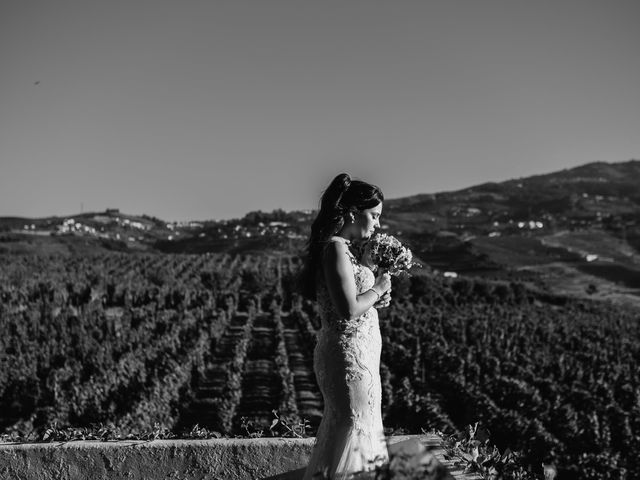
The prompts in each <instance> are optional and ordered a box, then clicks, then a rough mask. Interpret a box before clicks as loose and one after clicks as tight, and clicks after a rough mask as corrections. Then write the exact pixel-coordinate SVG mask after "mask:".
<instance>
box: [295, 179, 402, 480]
mask: <svg viewBox="0 0 640 480" xmlns="http://www.w3.org/2000/svg"><path fill="white" fill-rule="evenodd" d="M383 199H384V197H383V195H382V192H381V191H380V189H379V188H378V187H376V186H375V185H370V184H368V183H366V182H363V181H360V180H352V179H351V177H350V176H349V175H347V174H346V173H342V174H340V175H338V176H337V177H335V178H334V179H333V181H332V182H331V184H330V185H329V187H328V188H327V189H326V190H325V192H324V193H323V195H322V199H321V203H320V211H319V212H318V216H317V217H316V219H315V220H314V222H313V224H312V226H311V237H310V239H309V242H308V251H307V259H306V264H305V269H304V273H303V277H302V279H303V288H304V290H305V294H306V296H307V297H309V298H311V299H314V300H316V301H317V303H318V307H319V311H320V318H321V323H322V328H321V329H320V330H319V332H318V341H317V344H316V347H315V350H314V357H313V358H314V371H315V374H316V378H317V380H318V385H319V387H320V391H321V393H322V396H323V398H324V413H323V417H322V421H321V422H320V426H319V428H318V433H317V436H316V441H315V444H314V448H313V452H312V454H311V459H310V461H309V465H308V466H307V469H306V473H305V476H304V480H310V479H312V478H331V479H348V478H351V477H353V474H355V473H357V472H362V471H370V470H374V469H375V467H376V465H381V464H383V463H385V462H388V460H389V455H388V452H387V447H386V442H385V439H384V433H383V428H382V414H381V406H380V402H381V386H380V349H381V337H380V328H379V325H378V312H377V310H376V308H380V307H386V306H388V305H389V301H390V298H391V297H390V295H391V280H390V277H389V275H388V274H387V273H379V274H378V276H377V277H376V276H374V274H373V272H372V270H371V268H370V267H372V266H371V265H369V264H368V263H367V262H366V261H365V260H363V259H360V258H358V256H357V255H356V254H355V253H354V251H355V250H354V248H353V246H354V245H353V243H354V242H358V241H363V240H366V239H367V238H369V237H370V236H371V234H372V233H373V232H374V229H375V228H376V227H378V228H379V227H380V215H381V213H382V201H383Z"/></svg>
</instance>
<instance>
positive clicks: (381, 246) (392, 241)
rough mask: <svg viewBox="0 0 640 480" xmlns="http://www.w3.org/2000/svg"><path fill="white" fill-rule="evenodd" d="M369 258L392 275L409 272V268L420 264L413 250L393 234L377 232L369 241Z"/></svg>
mask: <svg viewBox="0 0 640 480" xmlns="http://www.w3.org/2000/svg"><path fill="white" fill-rule="evenodd" d="M367 249H368V252H369V253H368V255H369V260H370V261H371V263H373V264H374V265H375V266H377V267H378V268H381V269H383V270H386V271H387V272H389V274H390V275H394V276H395V275H399V274H401V273H409V269H410V268H411V267H414V266H420V264H419V263H417V262H414V261H413V254H412V253H411V250H410V249H408V248H407V247H405V246H404V245H402V243H400V241H399V240H398V239H397V238H396V237H394V236H393V235H387V234H386V233H376V234H375V235H373V236H372V237H371V238H370V239H369V241H368V242H367Z"/></svg>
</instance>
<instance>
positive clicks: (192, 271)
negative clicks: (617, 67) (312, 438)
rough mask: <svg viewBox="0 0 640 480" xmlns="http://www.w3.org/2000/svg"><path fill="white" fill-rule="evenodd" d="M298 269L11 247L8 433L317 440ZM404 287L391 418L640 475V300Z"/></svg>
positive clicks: (417, 282)
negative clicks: (255, 400)
mask: <svg viewBox="0 0 640 480" xmlns="http://www.w3.org/2000/svg"><path fill="white" fill-rule="evenodd" d="M297 268H298V261H297V259H296V258H295V257H282V256H271V257H265V256H262V257H259V256H251V255H236V256H231V255H222V254H220V255H138V256H135V255H122V254H117V253H111V254H103V255H99V256H95V257H60V256H50V257H37V256H31V257H28V256H15V257H12V256H3V255H0V298H1V300H2V301H1V302H0V352H2V354H1V355H0V412H2V415H1V416H0V432H4V435H5V436H6V437H5V438H25V439H27V438H31V439H34V438H42V437H43V436H44V435H45V433H46V432H47V431H48V430H50V431H49V434H48V437H47V438H48V439H54V438H59V439H63V438H64V436H65V435H67V436H70V437H73V438H75V437H78V438H80V437H82V436H84V437H86V438H90V437H91V436H94V437H96V438H103V437H104V436H105V435H107V436H108V434H107V433H106V432H107V431H113V432H118V433H117V435H121V436H124V437H126V436H127V435H130V434H134V433H136V432H138V434H140V433H141V432H142V433H143V434H144V435H148V434H150V433H149V426H150V425H154V424H157V428H155V427H154V428H153V429H151V431H152V432H155V435H158V436H161V435H165V434H166V435H183V434H184V433H183V432H187V433H188V432H191V431H193V432H194V433H193V435H195V436H196V437H194V438H200V437H197V436H198V435H201V436H206V435H207V432H220V433H218V435H234V434H243V435H246V434H247V431H249V432H253V433H256V432H258V431H260V432H263V434H264V435H276V434H277V435H291V436H296V435H303V434H306V433H311V434H313V431H314V429H315V428H317V423H318V419H319V415H320V412H321V403H320V402H319V400H320V396H319V392H318V390H317V386H316V385H315V383H314V377H313V371H312V360H311V358H312V357H311V356H312V352H313V346H314V342H315V329H317V328H318V327H319V319H318V315H317V312H316V310H315V306H314V305H313V304H309V303H306V302H303V301H302V300H301V299H300V298H299V297H297V296H296V294H295V291H294V290H295V278H296V271H297ZM159 272H160V274H159ZM394 282H396V283H394V295H395V297H394V300H393V301H392V304H391V306H390V307H389V308H387V309H383V310H381V311H380V325H381V333H382V335H383V344H384V347H383V350H382V352H383V353H382V359H381V360H382V365H381V376H382V382H383V413H384V423H385V425H386V426H387V427H389V428H390V429H391V430H394V429H400V428H402V429H404V431H406V432H407V433H419V432H418V431H417V430H416V428H417V427H416V426H417V425H420V426H425V427H428V428H436V429H439V430H443V431H453V430H456V429H459V428H461V426H463V425H467V424H470V423H474V422H476V421H480V422H481V423H482V424H483V425H485V426H486V428H487V429H488V430H490V431H491V438H492V440H493V441H494V442H495V445H496V448H497V449H499V451H501V452H504V451H506V448H511V449H514V450H518V451H520V452H521V454H520V455H519V456H518V457H517V458H518V462H519V463H518V464H519V465H520V466H521V467H522V468H523V469H524V470H523V471H525V472H526V471H528V470H530V471H531V472H532V473H534V474H537V475H538V476H540V475H541V474H542V465H543V464H544V465H551V464H555V465H557V469H558V472H559V477H560V478H563V479H564V478H566V479H574V478H575V479H577V478H607V479H608V478H611V479H614V478H624V475H627V478H635V477H640V462H639V461H638V460H637V455H636V452H637V451H638V449H640V384H639V383H638V377H637V371H638V367H639V366H638V361H639V360H640V341H639V340H640V322H639V321H638V320H639V315H638V312H637V311H634V310H628V309H623V308H620V307H616V306H614V305H611V304H607V303H599V302H596V301H587V300H576V299H571V298H567V297H560V296H554V295H549V294H541V293H537V292H534V291H531V290H529V289H528V288H527V287H526V286H525V285H523V284H519V283H507V282H486V281H482V280H478V279H471V278H458V279H455V280H448V279H444V278H442V277H440V276H437V275H414V276H412V277H410V278H403V279H394ZM258 347H260V348H258ZM261 349H262V350H261ZM260 351H261V352H262V353H260V354H259V355H254V354H251V352H260ZM252 355H253V356H252ZM250 364H251V365H254V366H255V365H256V364H259V365H263V367H261V368H264V369H266V370H265V371H264V377H265V378H268V379H269V389H268V392H269V393H268V394H264V395H269V396H268V397H259V398H260V401H261V403H262V404H263V405H268V406H267V407H266V412H264V411H263V412H258V411H251V408H253V407H251V404H250V402H247V401H246V400H247V396H246V395H245V394H246V393H247V392H246V389H247V383H246V379H247V378H248V377H247V372H248V367H249V365H250ZM240 407H242V408H240ZM263 409H264V407H263ZM271 410H277V411H278V412H279V413H278V414H277V421H275V419H273V418H272V416H271ZM242 417H245V420H244V422H243V421H242ZM303 418H304V419H308V422H306V421H305V420H302V419H303ZM274 421H275V423H273V422H274ZM94 424H98V425H99V424H102V425H108V427H99V428H98V429H97V430H96V429H94V428H93V427H92V425H94ZM51 425H54V427H51ZM196 425H201V426H202V427H197V428H196ZM100 428H103V430H100ZM104 429H106V430H104ZM194 429H195V430H194ZM203 429H204V430H203ZM145 432H146V433H145ZM162 432H165V433H162ZM114 435H116V434H115V433H114ZM214 436H215V435H214ZM474 438H475V440H477V434H476V437H474ZM478 448H479V449H480V445H478ZM487 448H488V447H487ZM492 452H493V450H487V451H486V452H485V453H486V455H485V454H483V455H485V457H483V459H484V460H486V461H487V462H493V463H491V465H493V466H495V465H497V463H496V462H497V457H496V455H493V453H492ZM503 456H504V453H502V454H501V456H500V459H501V461H503V462H504V461H505V459H503V458H502V457H503ZM487 459H491V460H487ZM484 460H483V461H484ZM485 463H486V462H485ZM481 464H482V463H481ZM487 465H488V464H487ZM495 468H497V467H495ZM505 468H506V467H505ZM523 478H525V477H523Z"/></svg>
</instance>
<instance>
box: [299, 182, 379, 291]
mask: <svg viewBox="0 0 640 480" xmlns="http://www.w3.org/2000/svg"><path fill="white" fill-rule="evenodd" d="M383 199H384V197H383V195H382V191H381V190H380V188H378V187H376V186H375V185H371V184H369V183H366V182H363V181H361V180H352V179H351V176H350V175H349V174H348V173H341V174H339V175H337V176H336V177H335V178H334V179H333V180H332V181H331V183H330V184H329V186H328V187H327V188H326V190H325V191H324V192H323V194H322V197H321V199H320V211H319V212H318V215H317V217H316V219H315V220H314V221H313V224H312V225H311V235H310V237H309V240H308V242H307V256H306V260H305V265H304V267H303V269H302V272H301V275H300V277H301V278H300V282H299V285H300V286H301V293H302V294H303V295H304V296H305V297H307V298H309V299H312V300H315V284H316V281H315V272H316V270H317V267H318V264H319V262H320V257H321V255H322V250H323V247H324V244H325V243H326V242H327V241H328V240H329V238H331V237H332V236H333V235H335V234H336V233H338V232H339V231H340V230H341V229H342V227H343V226H344V217H345V215H346V214H348V213H350V212H355V211H358V210H364V209H367V208H371V207H374V206H376V205H377V204H378V203H380V202H382V201H383Z"/></svg>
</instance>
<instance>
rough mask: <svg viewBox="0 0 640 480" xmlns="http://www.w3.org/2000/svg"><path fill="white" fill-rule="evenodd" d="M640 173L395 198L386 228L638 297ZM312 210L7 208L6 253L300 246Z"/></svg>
mask: <svg viewBox="0 0 640 480" xmlns="http://www.w3.org/2000/svg"><path fill="white" fill-rule="evenodd" d="M639 185H640V160H630V161H628V162H622V163H605V162H595V163H589V164H586V165H582V166H579V167H575V168H571V169H565V170H561V171H558V172H552V173H548V174H544V175H536V176H531V177H526V178H519V179H514V180H508V181H505V182H500V183H494V182H490V183H484V184H481V185H476V186H472V187H469V188H465V189H462V190H458V191H452V192H438V193H431V194H419V195H413V196H409V197H403V198H396V199H389V200H387V201H385V209H384V212H383V228H385V229H386V231H388V232H389V233H392V234H394V235H396V236H397V237H398V238H400V239H401V240H402V241H403V242H405V243H406V244H407V245H409V246H410V247H411V248H412V249H413V250H414V253H415V254H416V255H417V256H418V257H419V259H420V260H421V261H422V263H423V264H424V265H425V267H427V268H430V269H434V270H440V271H449V272H452V273H451V274H463V275H474V276H478V275H480V276H488V277H493V278H503V279H504V278H507V279H517V280H520V281H527V282H530V283H531V284H532V285H538V286H539V287H540V288H554V289H558V288H559V289H561V290H563V291H566V292H571V293H574V294H586V295H590V296H602V297H603V298H612V299H622V300H627V299H628V298H631V299H632V300H634V301H635V298H636V297H638V293H640V283H639V281H638V279H639V278H640V188H638V186H639ZM313 217H314V212H311V211H293V212H285V211H283V210H276V211H273V212H261V211H255V212H250V213H248V214H246V215H245V216H244V217H242V218H238V219H229V220H220V221H201V222H199V221H193V222H179V223H175V222H174V223H171V222H164V221H162V220H160V219H157V218H154V217H149V216H146V215H141V216H135V215H128V214H124V213H120V212H119V211H118V210H115V209H110V210H107V211H105V212H94V213H83V214H80V215H73V216H69V217H48V218H41V219H26V218H16V217H4V218H0V253H3V252H4V253H38V252H44V253H53V252H61V253H66V254H74V253H79V254H86V253H90V252H94V251H107V250H118V251H124V252H154V253H205V252H226V253H230V254H242V253H261V252H264V253H271V254H282V253H296V252H299V251H301V250H302V249H303V247H304V242H305V240H306V237H307V235H308V231H309V227H310V224H311V221H312V220H313ZM587 290H588V291H587ZM638 298H640V297H638Z"/></svg>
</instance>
